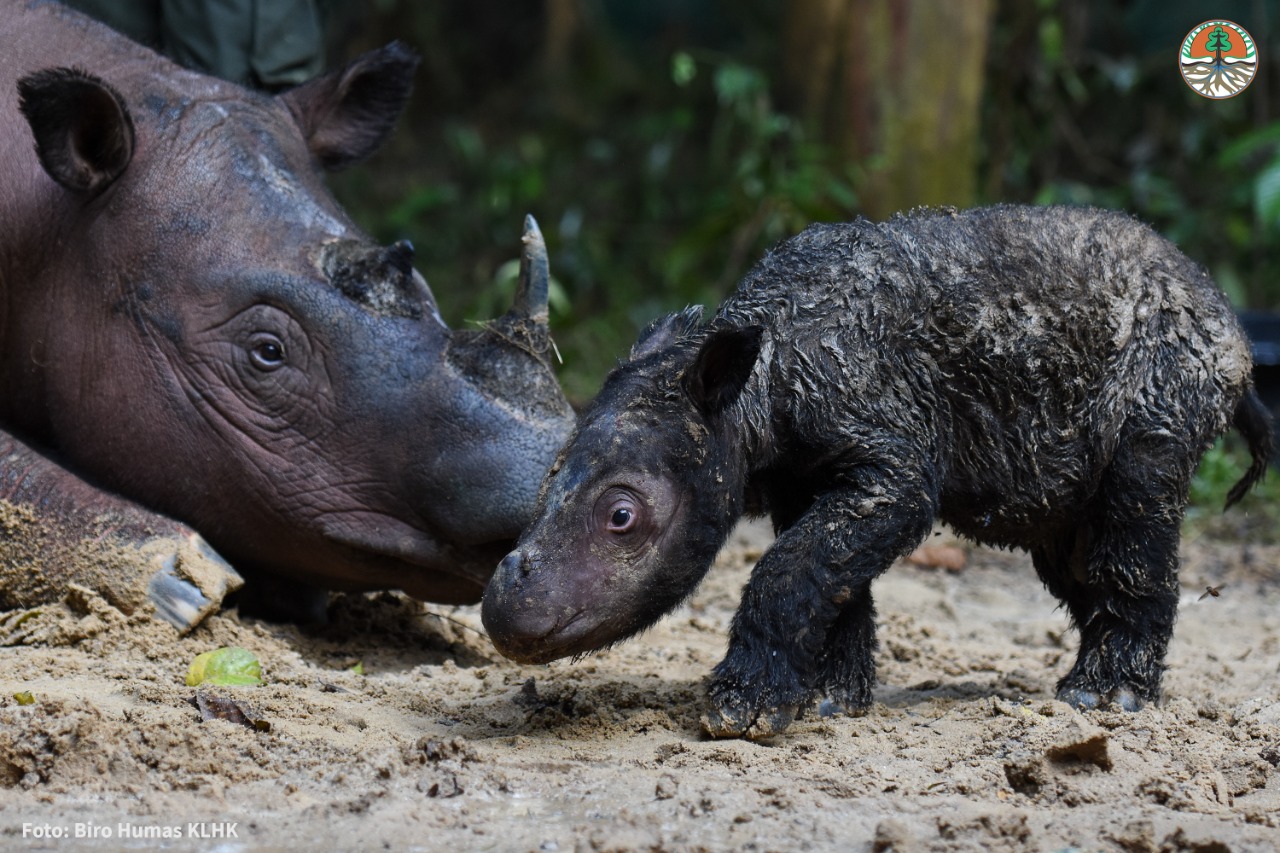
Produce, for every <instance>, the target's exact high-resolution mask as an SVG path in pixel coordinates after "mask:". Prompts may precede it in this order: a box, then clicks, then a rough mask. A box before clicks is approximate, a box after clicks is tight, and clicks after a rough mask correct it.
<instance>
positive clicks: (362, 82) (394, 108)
mask: <svg viewBox="0 0 1280 853" xmlns="http://www.w3.org/2000/svg"><path fill="white" fill-rule="evenodd" d="M417 67H418V57H417V55H415V54H414V53H413V51H411V50H409V48H407V47H405V46H404V45H403V44H401V43H400V42H392V43H391V44H389V45H387V46H386V47H384V48H381V49H379V50H373V51H370V52H369V53H366V54H364V55H363V56H360V57H357V58H356V59H355V60H353V61H352V62H351V63H350V64H348V65H347V66H346V67H345V68H342V69H340V70H338V71H335V72H333V73H332V74H326V75H324V76H323V77H317V78H316V79H314V80H312V81H310V82H307V83H303V84H302V85H301V86H299V87H298V88H296V89H290V90H289V91H288V92H285V93H284V94H282V95H280V98H281V100H282V101H284V104H285V106H287V107H288V108H289V112H291V113H292V114H293V118H294V120H295V121H296V122H297V123H298V127H299V128H300V129H301V130H302V136H303V138H304V139H306V140H307V146H308V147H309V148H310V149H311V154H312V156H313V157H315V158H316V161H317V162H319V164H320V165H321V166H322V167H324V168H325V169H329V170H334V169H341V168H343V167H345V166H350V165H352V164H353V163H357V162H359V161H360V160H363V159H364V158H366V157H368V156H369V155H370V154H372V153H373V152H374V151H376V150H377V149H378V146H380V145H382V143H383V142H384V141H385V140H386V138H387V137H388V136H389V135H390V134H391V129H392V128H393V127H395V124H396V119H398V118H400V113H401V112H402V111H403V110H404V105H405V103H406V102H407V101H408V100H409V93H410V91H412V89H413V72H414V70H415V69H417Z"/></svg>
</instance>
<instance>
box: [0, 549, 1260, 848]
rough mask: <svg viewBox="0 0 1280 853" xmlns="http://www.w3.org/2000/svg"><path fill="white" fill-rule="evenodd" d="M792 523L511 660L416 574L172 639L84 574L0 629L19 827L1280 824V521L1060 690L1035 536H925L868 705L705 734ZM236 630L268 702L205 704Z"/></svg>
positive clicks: (556, 836) (1008, 838)
mask: <svg viewBox="0 0 1280 853" xmlns="http://www.w3.org/2000/svg"><path fill="white" fill-rule="evenodd" d="M769 539H770V536H769V534H768V532H767V530H766V529H765V528H763V527H761V526H758V525H747V526H744V527H742V528H740V529H739V531H738V532H737V533H736V534H735V536H734V538H733V540H732V542H731V543H730V546H729V547H728V548H727V549H726V550H725V552H724V553H723V554H722V555H721V557H720V559H719V561H718V563H717V566H716V568H715V569H714V570H713V571H712V573H711V576H710V577H709V579H708V581H707V582H706V583H705V584H704V585H703V587H702V588H701V589H700V590H699V591H698V593H697V594H696V595H695V596H694V598H693V599H692V600H691V601H690V602H689V603H688V604H686V605H685V606H683V607H682V608H681V609H680V610H678V611H677V612H676V613H674V614H672V615H671V616H669V617H668V618H667V619H665V620H663V621H662V622H661V623H660V624H659V625H658V626H656V627H655V628H654V629H652V630H651V631H649V632H648V633H647V634H645V635H644V636H642V637H641V638H639V639H636V640H632V641H630V642H628V643H624V644H622V645H620V646H618V647H616V648H614V649H612V650H610V651H608V652H605V653H602V654H599V655H595V656H592V657H589V658H586V659H584V660H581V661H578V662H576V663H575V662H558V663H555V664H552V665H550V666H544V667H526V666H518V665H516V664H513V663H510V662H508V661H505V660H503V659H501V658H499V657H498V656H497V655H496V654H495V653H494V652H493V650H492V647H491V646H490V645H489V643H488V641H487V640H486V639H485V637H484V636H483V634H482V633H481V630H480V621H479V615H478V612H477V611H476V609H475V608H442V607H434V606H427V605H422V604H419V603H417V602H414V601H410V600H408V599H407V598H405V597H403V596H400V595H395V594H387V593H384V594H375V595H363V596H359V595H342V596H336V597H335V598H334V600H333V602H332V604H331V607H330V623H329V625H328V626H327V627H325V628H323V629H319V630H314V631H307V630H302V629H300V628H297V627H294V626H287V625H277V624H272V623H266V622H258V621H254V620H250V619H241V618H240V617H239V615H238V614H237V613H236V611H234V610H231V611H228V612H225V613H223V614H220V615H217V616H213V617H211V618H209V619H207V620H206V622H205V623H204V624H203V625H201V626H200V627H199V628H197V629H196V630H195V631H193V632H192V633H191V634H190V635H188V636H185V637H179V636H177V634H176V632H175V631H174V630H173V629H171V628H169V627H168V626H166V625H163V624H159V623H157V622H155V621H154V620H152V619H150V618H147V617H144V616H141V615H132V616H130V615H126V614H124V613H122V612H120V611H118V610H114V609H113V608H112V607H111V606H110V604H108V603H106V602H105V601H104V600H103V599H101V598H95V597H94V596H92V595H91V594H90V593H88V592H87V590H86V591H83V592H79V593H77V594H76V596H71V597H69V599H70V600H71V601H72V602H73V603H68V604H67V605H66V606H67V608H68V609H67V611H66V613H65V614H63V615H62V616H61V617H58V618H57V619H52V620H51V623H50V624H57V625H60V626H61V630H60V631H59V630H52V629H50V630H49V631H47V632H45V633H43V634H33V633H30V632H28V633H27V634H25V635H24V634H22V633H21V632H16V633H10V634H8V635H7V636H10V637H11V638H12V637H15V636H16V637H19V638H20V639H22V640H23V641H24V642H25V643H26V644H25V645H18V646H10V647H6V648H0V843H2V844H3V846H4V847H5V848H6V849H52V848H56V849H59V850H78V849H85V850H88V849H93V850H101V849H105V848H104V841H103V839H104V836H103V832H105V831H107V830H110V831H111V832H112V833H113V835H114V836H115V837H114V838H111V837H110V836H106V837H107V838H109V839H111V840H110V843H109V844H107V846H108V847H126V848H133V849H141V848H145V847H148V846H152V845H154V844H156V843H158V842H157V841H156V839H159V838H161V837H162V835H161V832H162V830H164V829H165V828H168V829H169V830H170V833H169V835H168V836H163V837H164V842H163V843H164V844H166V845H167V846H168V848H169V849H204V848H206V847H208V846H209V844H210V841H209V840H208V838H209V833H210V832H212V831H218V832H222V833H224V835H225V833H226V832H228V831H230V832H234V835H233V836H232V838H233V839H235V840H238V841H239V842H240V843H241V844H244V845H246V846H247V847H251V848H257V847H281V848H298V847H304V848H311V849H357V848H359V849H367V848H376V847H381V846H384V845H385V846H387V847H389V848H391V849H402V848H410V847H417V848H421V849H449V848H456V849H493V850H530V851H555V850H561V851H567V850H576V849H581V850H643V849H709V850H719V849H748V850H749V849H760V850H767V849H804V848H809V849H842V850H843V849H855V850H857V849H862V850H877V851H888V850H895V851H952V850H1011V851H1012V850H1019V851H1020V850H1026V849H1040V850H1061V849H1066V848H1072V847H1078V848H1083V849H1099V848H1103V849H1116V850H1126V851H1164V850H1167V851H1192V850H1231V851H1242V850H1243V851H1248V850H1272V849H1274V845H1275V842H1276V839H1277V838H1280V781H1277V765H1278V764H1280V607H1277V602H1278V601H1280V569H1278V568H1277V567H1280V549H1276V548H1257V547H1247V546H1240V545H1224V544H1216V543H1208V542H1204V541H1197V542H1190V543H1187V544H1186V545H1185V547H1184V569H1183V573H1182V576H1183V582H1184V594H1183V596H1182V602H1181V605H1182V606H1181V615H1180V622H1179V625H1178V630H1177V633H1176V636H1175V640H1174V643H1173V646H1172V648H1171V651H1170V659H1169V664H1170V670H1169V673H1168V675H1167V677H1166V691H1167V694H1168V698H1167V699H1166V700H1165V701H1164V702H1163V703H1161V704H1159V705H1158V706H1155V707H1149V708H1145V709H1143V710H1142V711H1139V712H1137V713H1133V714H1126V713H1123V712H1120V711H1118V710H1102V711H1095V712H1089V713H1084V714H1082V713H1080V712H1077V711H1075V710H1073V709H1071V708H1069V707H1067V706H1066V705H1063V704H1062V703H1059V702H1056V701H1054V699H1053V698H1052V697H1053V687H1054V683H1055V682H1056V680H1057V679H1058V678H1059V677H1061V675H1062V674H1063V673H1064V672H1065V671H1066V669H1067V667H1068V666H1069V665H1070V662H1071V660H1072V657H1073V655H1074V645H1075V636H1074V634H1073V633H1072V632H1071V631H1069V630H1068V627H1067V623H1066V619H1065V616H1064V615H1063V614H1062V613H1061V612H1060V611H1058V610H1057V609H1056V602H1055V601H1054V600H1052V599H1051V598H1050V597H1049V596H1048V594H1047V593H1045V592H1044V591H1043V589H1042V588H1041V587H1040V585H1039V584H1038V582H1037V580H1036V578H1035V573H1034V571H1033V570H1032V568H1031V565H1030V560H1029V559H1028V558H1026V557H1025V556H1023V555H1020V554H1013V553H1008V552H1000V551H990V550H985V549H980V548H971V547H969V546H966V545H960V547H963V548H964V550H965V551H966V559H965V560H963V561H962V565H961V567H960V568H959V569H958V570H956V569H955V568H951V567H952V566H954V565H956V564H957V563H960V562H961V561H959V560H952V561H950V562H949V563H946V564H945V565H947V566H948V570H942V569H939V568H934V567H921V566H916V565H911V564H909V563H907V562H906V561H904V562H903V564H901V565H899V566H895V567H894V569H893V570H892V571H891V572H890V573H889V574H887V575H886V576H885V577H884V578H882V579H881V580H880V581H879V582H877V584H876V596H877V606H878V609H879V611H880V614H881V617H880V638H881V649H880V652H879V656H878V661H879V675H880V682H881V683H880V687H879V688H878V690H877V693H876V698H877V702H876V704H875V705H874V706H873V707H872V709H871V711H870V713H868V714H867V715H866V716H864V717H859V718H852V717H845V716H830V717H824V716H821V715H810V716H808V717H805V718H803V719H801V720H800V721H798V722H797V723H796V724H794V726H793V727H792V728H791V729H790V730H788V732H787V733H786V734H785V735H783V736H781V737H778V738H775V739H774V740H773V741H771V742H768V743H751V742H746V741H738V740H729V741H715V740H709V739H707V738H706V737H705V736H704V735H703V734H702V732H701V729H700V727H699V723H698V717H699V714H700V712H701V710H702V708H701V702H702V693H703V689H704V679H705V677H706V676H707V674H708V673H709V672H710V669H711V667H712V666H713V665H714V664H715V663H716V661H717V660H718V659H719V657H720V656H721V654H723V651H724V645H725V638H726V634H727V629H728V624H729V621H730V619H731V618H732V615H733V610H734V608H735V607H736V604H737V597H738V590H739V589H740V588H741V586H742V584H743V583H744V582H745V580H746V577H747V574H748V573H749V571H750V566H751V564H752V563H753V562H754V561H755V559H757V558H758V557H759V555H760V553H762V551H763V549H764V548H765V547H767V545H768V542H769ZM934 544H935V545H940V546H948V547H952V546H956V545H958V544H959V543H955V542H953V541H951V540H950V539H949V537H941V538H938V539H935V540H934ZM1210 589H1212V590H1216V592H1217V594H1216V595H1213V594H1210V593H1209V590H1210ZM77 596H78V598H77ZM77 602H78V603H77ZM6 618H8V619H13V618H14V617H13V616H12V615H10V616H9V617H5V616H4V615H0V633H3V632H4V627H3V626H4V625H5V624H6V623H5V620H6ZM88 619H96V620H97V621H96V622H89V623H86V622H85V620H88ZM11 641H12V640H11ZM227 645H236V646H243V647H245V648H247V649H249V650H250V651H252V652H254V653H255V654H256V655H257V656H258V658H259V659H260V660H261V661H262V664H263V669H264V675H265V677H266V681H267V683H266V685H264V686H262V687H241V688H219V695H220V696H224V697H227V698H229V699H231V700H234V701H236V702H240V703H244V706H245V707H251V708H252V709H253V712H252V714H251V715H250V716H251V717H252V718H253V719H250V720H249V722H250V723H254V722H255V721H257V720H259V719H260V720H261V721H262V722H263V723H265V725H246V724H244V722H243V721H240V722H237V721H235V720H234V719H230V720H229V719H219V718H216V716H215V718H213V719H210V720H208V721H207V722H201V721H200V720H201V714H200V711H199V710H198V709H197V707H195V705H193V704H192V701H191V700H192V699H193V697H194V696H195V692H196V691H195V689H194V688H189V687H186V686H185V684H184V681H183V678H184V675H185V673H186V669H187V665H188V664H189V663H190V661H191V659H192V658H193V657H194V656H195V655H196V654H198V653H200V652H203V651H208V650H210V649H213V648H217V647H219V646H227ZM20 692H30V693H31V695H32V698H33V699H34V701H33V702H32V703H31V704H27V705H20V704H19V703H18V702H17V701H16V700H15V699H14V698H13V697H14V694H16V693H20ZM228 826H230V829H229V830H228V829H227V827H228ZM24 827H25V835H24ZM219 827H220V829H219ZM39 828H47V832H51V831H53V830H56V829H58V828H61V829H62V830H63V831H64V832H65V836H64V837H61V838H57V837H54V838H51V837H50V836H49V835H48V834H46V835H45V836H43V837H37V835H38V832H37V830H38V829H39ZM77 831H79V832H81V833H82V835H81V836H79V837H77V836H76V832H77ZM122 831H124V832H126V833H127V834H126V835H124V837H121V836H120V834H119V833H121V832H122ZM147 831H150V832H151V833H152V834H151V836H150V838H146V837H144V835H143V833H145V832H147ZM174 833H177V834H176V835H175V834H174ZM201 833H203V835H201Z"/></svg>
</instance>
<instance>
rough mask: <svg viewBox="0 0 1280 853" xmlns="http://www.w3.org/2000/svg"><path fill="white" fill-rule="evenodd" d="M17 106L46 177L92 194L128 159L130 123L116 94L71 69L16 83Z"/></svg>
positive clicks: (117, 173) (115, 175) (38, 74)
mask: <svg viewBox="0 0 1280 853" xmlns="http://www.w3.org/2000/svg"><path fill="white" fill-rule="evenodd" d="M18 106H19V107H20V108H21V110H22V114H23V115H24V116H26V118H27V123H28V124H29V125H31V132H32V133H33V134H34V135H35V139H36V156H38V157H39V158H40V165H42V166H44V170H45V171H46V172H48V173H49V176H50V177H51V178H53V179H54V180H55V181H57V182H58V183H59V184H61V185H62V186H64V187H66V188H67V189H69V190H74V191H75V192H87V193H96V192H99V191H101V190H103V189H104V188H106V187H107V186H108V185H109V184H110V183H111V182H112V181H114V180H115V179H116V178H118V177H120V175H121V173H122V172H124V170H125V169H126V168H127V167H128V165H129V161H130V160H132V159H133V149H134V133H133V118H132V117H131V116H130V115H129V108H128V107H126V106H125V104H124V98H122V97H120V93H119V92H117V91H116V90H115V89H113V88H111V86H109V85H107V84H106V83H105V82H103V81H102V80H99V79H98V78H97V77H94V76H93V75H92V74H88V73H86V72H84V71H81V70H79V69H76V68H48V69H45V70H43V71H37V72H35V73H34V74H29V75H27V76H26V77H23V78H22V79H20V80H19V81H18Z"/></svg>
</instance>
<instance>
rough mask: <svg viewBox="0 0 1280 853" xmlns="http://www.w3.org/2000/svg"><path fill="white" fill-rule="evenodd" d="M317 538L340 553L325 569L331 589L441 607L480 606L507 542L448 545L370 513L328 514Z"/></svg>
mask: <svg viewBox="0 0 1280 853" xmlns="http://www.w3.org/2000/svg"><path fill="white" fill-rule="evenodd" d="M320 529H321V532H322V533H323V535H324V536H325V538H326V539H327V540H328V541H329V542H330V543H332V544H334V545H337V546H339V547H340V548H341V550H342V551H344V552H345V553H344V554H343V555H342V557H341V558H340V559H338V560H336V561H335V562H334V563H333V564H332V565H330V566H327V567H325V568H326V570H325V572H324V573H325V575H326V578H325V582H326V583H327V585H328V586H330V587H331V588H333V589H345V590H352V591H354V590H375V589H400V590H403V591H404V592H405V593H407V594H408V595H411V596H413V597H414V598H418V599H421V600H423V601H433V602H438V603H443V604H474V603H475V602H477V601H479V600H480V596H481V594H482V593H483V592H484V588H485V585H486V584H487V583H488V582H489V577H490V575H492V574H493V569H494V567H495V566H496V565H497V564H498V561H499V560H501V559H502V556H503V554H505V553H507V551H509V550H510V549H511V546H512V544H514V538H513V539H501V540H494V541H487V542H462V543H459V542H449V541H445V540H444V538H443V537H440V536H437V535H435V534H432V533H431V532H429V531H425V530H422V529H419V528H417V527H414V526H412V525H410V524H407V523H405V522H403V521H400V520H399V519H396V518H392V517H390V516H385V515H381V514H379V513H374V512H350V513H342V514H340V515H339V514H334V515H330V516H327V517H325V518H324V519H322V521H321V525H320Z"/></svg>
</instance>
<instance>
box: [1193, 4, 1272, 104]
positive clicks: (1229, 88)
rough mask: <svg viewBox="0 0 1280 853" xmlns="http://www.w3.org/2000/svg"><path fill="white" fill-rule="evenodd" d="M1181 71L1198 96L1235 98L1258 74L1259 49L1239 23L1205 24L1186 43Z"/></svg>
mask: <svg viewBox="0 0 1280 853" xmlns="http://www.w3.org/2000/svg"><path fill="white" fill-rule="evenodd" d="M1178 68H1179V70H1181V71H1182V79H1183V80H1185V81H1186V83H1187V85H1188V86H1190V87H1191V89H1192V90H1193V91H1194V92H1195V93H1196V94H1197V95H1203V96H1204V97H1206V98H1233V97H1235V96H1236V95H1238V94H1240V93H1241V92H1243V91H1244V90H1245V89H1246V88H1248V86H1249V84H1250V83H1252V82H1253V78H1254V75H1256V74H1257V73H1258V46H1257V45H1256V44H1255V43H1254V41H1253V37H1252V36H1251V35H1249V33H1248V31H1246V30H1245V28H1244V27H1242V26H1240V25H1239V24H1233V23H1232V22H1231V21H1205V22H1204V23H1203V24H1200V25H1199V26H1197V27H1193V28H1192V30H1191V32H1189V33H1187V37H1186V38H1185V39H1183V40H1182V53H1181V55H1180V56H1179V57H1178Z"/></svg>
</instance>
